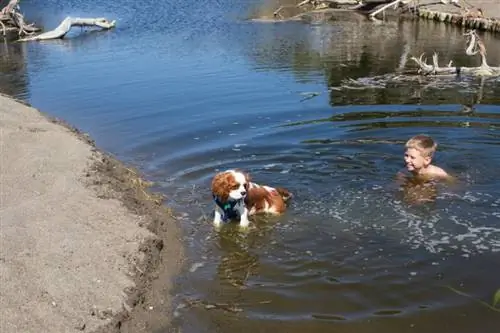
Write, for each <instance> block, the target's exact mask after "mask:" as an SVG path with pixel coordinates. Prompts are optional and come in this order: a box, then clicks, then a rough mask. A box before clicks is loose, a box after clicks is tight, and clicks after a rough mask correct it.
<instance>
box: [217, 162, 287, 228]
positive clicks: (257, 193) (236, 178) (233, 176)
mask: <svg viewBox="0 0 500 333" xmlns="http://www.w3.org/2000/svg"><path fill="white" fill-rule="evenodd" d="M212 196H213V199H214V201H215V215H214V220H213V223H214V225H215V226H216V227H219V226H220V225H221V223H223V222H227V221H229V220H232V219H239V220H240V226H241V227H247V226H248V224H249V223H250V222H249V220H248V216H251V215H254V214H260V213H267V214H273V215H279V214H282V213H283V212H285V210H286V202H287V201H288V199H290V198H291V197H292V194H291V193H290V192H288V190H286V189H284V188H274V187H270V186H265V185H259V184H256V183H253V182H251V181H250V177H249V175H248V174H247V173H245V172H242V171H240V170H226V171H223V172H219V173H218V174H216V175H215V176H214V178H213V180H212Z"/></svg>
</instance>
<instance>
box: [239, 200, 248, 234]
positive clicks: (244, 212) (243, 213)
mask: <svg viewBox="0 0 500 333" xmlns="http://www.w3.org/2000/svg"><path fill="white" fill-rule="evenodd" d="M249 224H250V221H249V220H248V209H247V207H246V206H245V205H242V207H241V210H240V228H244V229H245V228H248V225H249Z"/></svg>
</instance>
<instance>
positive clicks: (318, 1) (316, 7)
mask: <svg viewBox="0 0 500 333" xmlns="http://www.w3.org/2000/svg"><path fill="white" fill-rule="evenodd" d="M360 3H361V0H303V1H301V2H299V3H298V4H297V5H283V6H280V7H279V8H278V9H276V10H275V11H274V12H273V16H274V17H275V18H278V19H285V18H284V17H283V16H282V14H281V13H282V11H283V10H284V9H286V8H303V7H306V6H307V7H308V10H305V12H303V13H301V14H299V15H297V16H294V17H291V18H288V20H294V19H299V18H300V17H299V16H301V15H303V14H304V13H307V12H312V11H320V10H323V9H329V8H332V7H336V6H348V5H359V4H360Z"/></svg>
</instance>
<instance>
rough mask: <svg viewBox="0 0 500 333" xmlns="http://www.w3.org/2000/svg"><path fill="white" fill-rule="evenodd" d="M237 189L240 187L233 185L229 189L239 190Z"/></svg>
mask: <svg viewBox="0 0 500 333" xmlns="http://www.w3.org/2000/svg"><path fill="white" fill-rule="evenodd" d="M239 188H240V185H239V184H234V185H233V186H232V187H231V189H232V190H237V189H239Z"/></svg>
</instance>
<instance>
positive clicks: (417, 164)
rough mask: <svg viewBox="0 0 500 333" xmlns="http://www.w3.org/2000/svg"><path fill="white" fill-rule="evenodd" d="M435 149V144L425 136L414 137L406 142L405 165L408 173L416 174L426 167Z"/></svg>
mask: <svg viewBox="0 0 500 333" xmlns="http://www.w3.org/2000/svg"><path fill="white" fill-rule="evenodd" d="M436 147H437V144H436V143H435V142H434V140H432V138H431V137H430V136H427V135H422V134H421V135H416V136H414V137H413V138H411V139H410V140H408V142H406V145H405V148H406V151H405V163H406V168H407V169H408V171H410V172H413V173H418V172H419V171H420V170H422V169H423V168H426V167H428V166H429V165H430V164H431V161H432V156H433V155H434V152H435V151H436Z"/></svg>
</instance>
